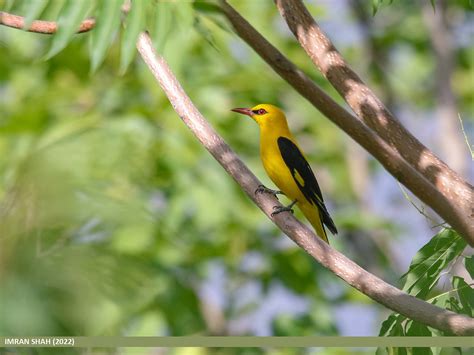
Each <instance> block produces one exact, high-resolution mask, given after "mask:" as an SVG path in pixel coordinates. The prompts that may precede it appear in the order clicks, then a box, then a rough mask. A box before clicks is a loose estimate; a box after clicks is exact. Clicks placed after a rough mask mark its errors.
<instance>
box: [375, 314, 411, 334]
mask: <svg viewBox="0 0 474 355" xmlns="http://www.w3.org/2000/svg"><path fill="white" fill-rule="evenodd" d="M404 320H405V317H404V316H402V315H401V314H398V313H392V314H391V315H390V316H389V317H388V318H387V319H386V320H385V321H384V322H383V323H382V327H381V328H380V333H379V336H396V335H404V332H403V328H402V327H401V323H402V322H403V321H404Z"/></svg>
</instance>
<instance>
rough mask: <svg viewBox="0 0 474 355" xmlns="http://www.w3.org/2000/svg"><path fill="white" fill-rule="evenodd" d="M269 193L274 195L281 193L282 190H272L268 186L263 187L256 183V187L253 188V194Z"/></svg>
mask: <svg viewBox="0 0 474 355" xmlns="http://www.w3.org/2000/svg"><path fill="white" fill-rule="evenodd" d="M263 193H265V194H271V195H273V196H275V197H276V195H279V194H283V192H281V191H279V190H272V189H269V188H268V187H265V186H264V185H258V187H257V189H256V190H255V195H257V194H263Z"/></svg>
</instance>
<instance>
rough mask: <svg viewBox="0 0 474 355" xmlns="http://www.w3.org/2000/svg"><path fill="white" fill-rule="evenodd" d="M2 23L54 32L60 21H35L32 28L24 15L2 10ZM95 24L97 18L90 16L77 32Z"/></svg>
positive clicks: (86, 29) (36, 31)
mask: <svg viewBox="0 0 474 355" xmlns="http://www.w3.org/2000/svg"><path fill="white" fill-rule="evenodd" d="M0 25H4V26H8V27H12V28H16V29H19V30H26V31H29V32H35V33H42V34H49V35H50V34H53V33H56V32H57V31H58V23H57V22H55V21H40V20H37V21H33V22H32V24H31V26H30V28H27V29H25V28H24V27H25V18H24V17H22V16H17V15H12V14H9V13H7V12H3V11H0ZM94 26H95V20H94V19H92V18H90V19H86V20H84V21H82V22H81V24H80V25H79V29H78V30H77V33H83V32H87V31H90V30H92V29H93V28H94Z"/></svg>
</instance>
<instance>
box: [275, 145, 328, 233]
mask: <svg viewBox="0 0 474 355" xmlns="http://www.w3.org/2000/svg"><path fill="white" fill-rule="evenodd" d="M277 142H278V148H280V153H281V156H282V157H283V160H284V162H285V164H286V166H288V168H289V169H290V172H291V175H292V176H293V179H294V180H295V182H296V185H298V187H299V189H300V190H301V192H302V193H303V195H304V197H306V199H307V200H308V201H309V202H310V203H312V204H313V205H316V206H317V207H318V208H319V212H320V216H321V220H322V221H323V223H324V224H325V225H326V226H327V227H328V229H329V230H330V231H331V233H333V234H337V229H336V226H335V224H334V222H333V220H332V219H331V216H330V215H329V212H328V210H327V209H326V206H325V205H324V200H323V194H322V193H321V189H320V188H319V185H318V182H317V181H316V177H315V176H314V173H313V171H312V170H311V167H310V166H309V164H308V162H307V161H306V159H305V157H304V156H303V154H302V153H301V151H300V150H299V149H298V147H297V146H296V144H295V143H293V142H292V141H291V140H289V139H288V138H285V137H279V138H278V140H277ZM298 175H299V176H298ZM301 180H302V181H301Z"/></svg>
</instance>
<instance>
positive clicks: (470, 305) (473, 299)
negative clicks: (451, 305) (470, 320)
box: [452, 276, 474, 317]
mask: <svg viewBox="0 0 474 355" xmlns="http://www.w3.org/2000/svg"><path fill="white" fill-rule="evenodd" d="M452 284H453V287H454V288H455V289H457V291H458V297H459V301H460V302H461V305H462V308H461V312H462V313H464V314H466V315H468V316H469V317H472V316H473V309H474V290H473V289H472V286H470V285H468V284H467V282H466V281H464V279H463V278H462V277H459V276H454V277H453V280H452Z"/></svg>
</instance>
